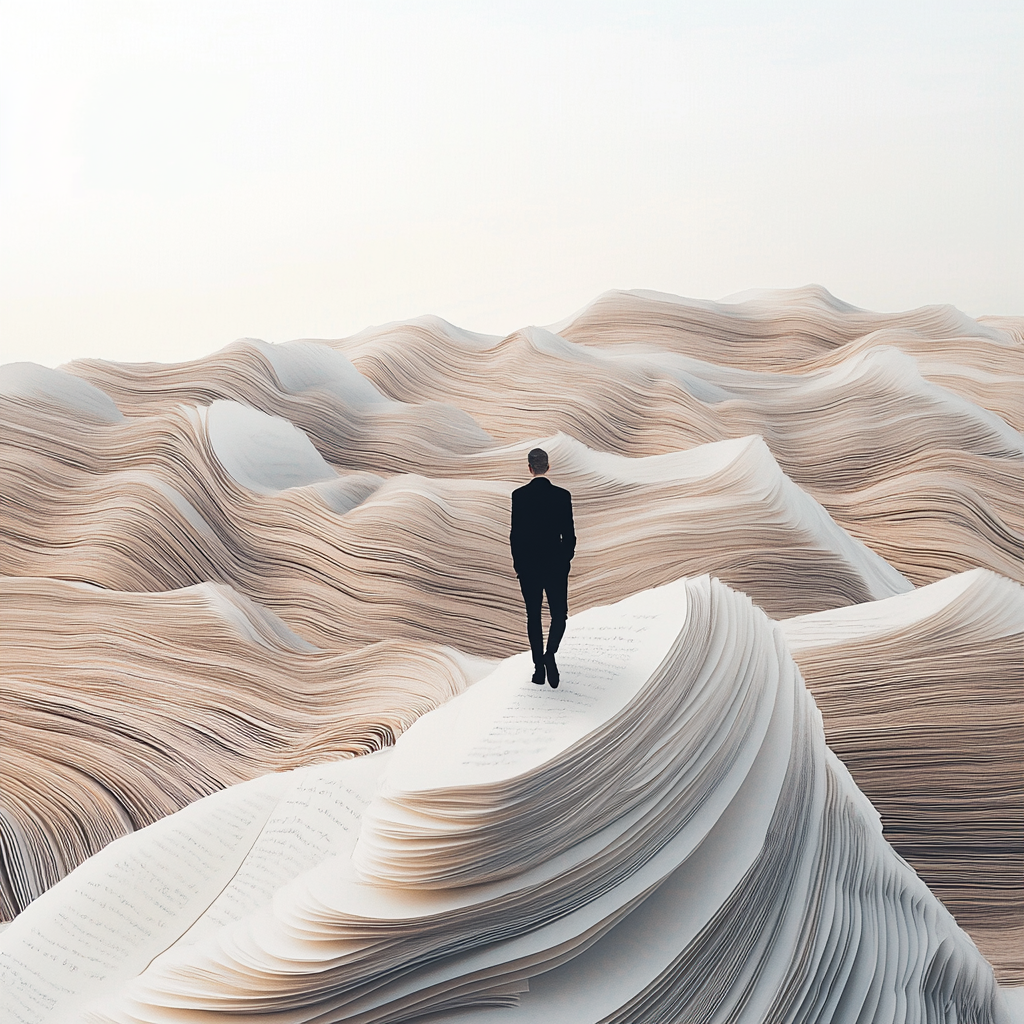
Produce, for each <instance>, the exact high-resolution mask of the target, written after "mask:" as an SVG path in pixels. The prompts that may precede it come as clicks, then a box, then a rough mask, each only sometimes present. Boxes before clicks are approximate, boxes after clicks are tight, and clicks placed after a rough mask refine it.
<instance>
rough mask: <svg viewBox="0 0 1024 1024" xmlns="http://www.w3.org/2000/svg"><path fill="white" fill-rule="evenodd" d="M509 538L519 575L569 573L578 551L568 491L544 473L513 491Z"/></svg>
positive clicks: (514, 563) (513, 560)
mask: <svg viewBox="0 0 1024 1024" xmlns="http://www.w3.org/2000/svg"><path fill="white" fill-rule="evenodd" d="M509 539H510V541H511V544H512V562H513V565H514V566H515V570H516V575H518V576H522V575H524V574H526V575H534V574H536V573H545V572H551V571H554V572H566V573H568V571H569V562H570V560H571V559H572V556H573V554H574V553H575V551H576V533H575V531H574V529H573V520H572V498H571V496H570V494H569V492H568V491H567V490H565V488H564V487H556V486H555V485H554V484H553V483H551V481H550V480H548V479H547V478H546V477H543V476H537V477H535V478H534V479H533V480H531V481H530V482H529V483H528V484H526V485H525V486H524V487H519V488H517V489H516V490H514V491H513V492H512V533H511V536H510V538H509Z"/></svg>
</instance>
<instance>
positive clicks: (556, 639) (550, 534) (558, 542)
mask: <svg viewBox="0 0 1024 1024" xmlns="http://www.w3.org/2000/svg"><path fill="white" fill-rule="evenodd" d="M527 459H528V461H529V465H530V473H531V475H532V476H533V479H532V480H531V481H530V482H529V483H528V484H526V486H525V487H518V488H516V490H514V491H513V492H512V533H511V535H510V536H509V541H510V542H511V544H512V564H513V565H514V566H515V570H516V575H517V576H518V577H519V588H520V589H521V590H522V592H523V600H524V601H525V602H526V632H527V635H528V636H529V638H530V652H531V653H532V654H533V666H534V671H533V681H534V682H535V683H538V684H539V685H541V686H543V685H544V676H545V671H546V673H547V679H548V682H549V683H550V684H551V687H552V689H557V688H558V665H556V664H555V652H556V651H557V650H558V645H559V643H560V642H561V640H562V636H563V634H564V633H565V621H566V619H567V618H568V617H569V599H568V593H569V563H570V562H571V561H572V556H573V555H574V554H575V553H576V534H575V532H574V530H573V522H572V497H571V495H570V494H569V492H568V491H567V490H566V489H565V488H564V487H556V486H555V485H554V484H553V483H552V482H551V481H550V480H548V478H547V477H546V476H545V475H544V474H545V473H547V471H548V453H547V452H546V451H544V449H543V448H534V449H533V451H531V452H530V454H529V455H528V456H527ZM545 593H546V594H547V595H548V611H549V612H550V613H551V629H550V630H549V632H548V647H547V651H546V652H545V650H544V630H543V628H542V627H541V621H540V606H541V601H542V600H543V596H544V594H545Z"/></svg>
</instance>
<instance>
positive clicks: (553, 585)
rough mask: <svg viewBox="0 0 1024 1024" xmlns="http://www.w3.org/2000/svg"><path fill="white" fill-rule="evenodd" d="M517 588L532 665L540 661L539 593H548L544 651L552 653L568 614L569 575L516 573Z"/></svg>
mask: <svg viewBox="0 0 1024 1024" xmlns="http://www.w3.org/2000/svg"><path fill="white" fill-rule="evenodd" d="M519 589H520V590H522V592H523V600H524V601H525V602H526V633H527V636H529V638H530V653H531V654H532V655H533V663H534V665H540V664H541V662H543V660H544V630H543V628H542V627H541V623H540V605H541V601H542V599H543V595H544V593H545V592H546V593H547V595H548V611H549V612H550V613H551V628H550V630H549V631H548V654H554V653H555V652H556V651H557V650H558V645H559V644H560V643H561V642H562V636H563V634H564V633H565V620H566V619H567V618H568V616H569V574H568V573H567V572H566V573H560V572H554V573H545V574H537V575H529V576H525V575H520V577H519Z"/></svg>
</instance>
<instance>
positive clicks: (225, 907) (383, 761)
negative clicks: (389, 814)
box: [174, 749, 391, 950]
mask: <svg viewBox="0 0 1024 1024" xmlns="http://www.w3.org/2000/svg"><path fill="white" fill-rule="evenodd" d="M390 756H391V750H390V749H389V750H382V751H380V752H378V753H375V754H364V755H363V756H362V757H356V758H352V759H350V760H345V761H336V762H333V763H331V764H321V765H314V766H312V767H309V768H299V769H298V770H296V771H294V772H289V773H288V774H289V776H291V777H292V778H293V781H292V784H291V786H290V787H289V789H288V791H287V792H286V793H285V794H284V796H283V797H282V798H281V799H280V801H279V802H278V804H277V806H276V807H275V808H274V811H273V813H272V814H271V815H270V817H269V819H268V820H267V823H266V825H265V826H264V827H263V830H262V832H260V835H259V837H258V838H257V840H256V842H255V843H254V844H253V846H252V849H251V850H250V851H249V853H248V854H247V856H246V858H245V860H244V861H243V863H242V865H241V867H240V868H239V869H238V871H237V872H236V873H235V876H234V877H233V878H232V879H231V881H230V882H229V883H228V884H227V885H226V886H225V888H224V891H223V892H222V893H221V894H220V895H219V896H218V897H217V899H216V900H214V902H213V903H212V904H211V906H210V908H209V909H208V910H207V911H206V913H205V914H203V916H202V917H200V918H199V920H198V921H196V923H195V924H194V925H193V926H192V927H191V928H190V929H189V930H188V931H187V932H186V933H185V934H184V935H183V936H182V937H181V938H180V939H179V940H178V942H177V943H176V944H175V946H174V949H175V950H178V949H181V948H183V947H185V946H189V945H192V944H193V943H195V942H198V941H199V940H200V939H201V938H203V937H204V936H206V935H208V934H210V933H211V932H214V931H216V930H217V929H218V928H221V927H223V926H224V925H226V924H230V923H231V922H233V921H238V920H240V919H241V918H243V917H245V916H246V915H247V914H250V913H252V912H253V911H254V910H257V909H258V908H259V907H261V906H265V905H266V904H268V903H269V902H270V901H271V900H272V899H273V897H274V894H275V893H276V892H277V891H278V890H279V889H280V888H281V887H282V886H284V885H286V884H287V883H289V882H291V881H292V880H293V879H295V878H297V877H298V876H299V875H301V874H303V873H304V872H306V871H309V870H310V869H311V868H314V867H316V866H317V865H318V864H321V863H323V861H325V860H326V859H327V858H328V857H349V856H350V855H351V853H352V847H353V846H355V842H356V837H357V836H358V834H359V820H360V818H361V816H362V813H363V809H364V808H365V807H366V805H367V804H368V803H369V802H370V800H371V799H372V798H373V795H374V793H375V792H376V789H377V783H378V780H379V778H380V774H381V772H383V771H384V768H385V766H386V765H387V763H388V760H389V758H390Z"/></svg>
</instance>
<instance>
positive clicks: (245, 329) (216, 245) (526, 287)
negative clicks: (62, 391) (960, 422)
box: [0, 0, 1024, 366]
mask: <svg viewBox="0 0 1024 1024" xmlns="http://www.w3.org/2000/svg"><path fill="white" fill-rule="evenodd" d="M1022 182H1024V3H1021V2H1020V0H1004V2H996V0H963V2H958V3H947V2H943V0H922V2H910V0H885V2H875V0H856V2H845V0H844V2H827V3H821V2H809V0H808V2H796V0H792V2H789V0H787V2H759V0H696V2H688V0H675V2H662V3H656V2H650V3H645V2H636V3H616V2H601V0H582V2H576V0H558V2H557V3H553V2H552V0H547V2H536V3H533V2H501V0H474V2H455V0H436V2H429V3H427V2H413V0H408V2H387V0H374V2H370V3H360V2H344V0H333V2H316V0H244V2H242V0H240V2H225V0H198V2H193V0H170V2H167V0H148V2H143V0H109V2H99V0H72V2H66V0H64V2H61V0H54V2H47V0H31V2H28V0H0V362H7V361H12V360H17V359H32V360H35V361H37V362H42V363H45V364H47V365H51V366H53V365H57V364H59V363H61V362H64V361H66V360H68V359H71V358H75V357H77V356H103V357H106V358H113V359H132V360H148V359H156V360H162V361H169V360H178V359H187V358H194V357H196V356H199V355H202V354H205V353H208V352H211V351H214V350H216V349H219V348H221V347H223V346H224V345H226V344H228V343H230V342H231V341H233V340H234V339H235V338H238V337H260V338H264V339H266V340H267V341H284V340H287V339H290V338H297V337H341V336H344V335H347V334H352V333H354V332H356V331H358V330H361V329H362V328H364V327H366V326H368V325H370V324H378V323H384V322H387V321H391V320H401V319H407V318H409V317H413V316H417V315H419V314H422V313H436V314H438V315H440V316H442V317H444V318H445V319H447V320H450V321H452V322H453V323H455V324H458V325H459V326H461V327H465V328H469V329H471V330H478V331H485V332H488V333H494V334H505V333H508V332H510V331H512V330H514V329H516V328H517V327H522V326H524V325H526V324H531V323H534V324H545V323H551V322H554V321H557V320H561V319H563V318H565V317H566V316H568V315H569V314H570V313H572V312H573V311H575V310H576V309H578V308H579V307H581V306H583V305H584V304H586V303H587V302H588V301H590V300H591V299H593V298H595V297H596V296H597V295H598V294H600V293H601V292H603V291H606V290H607V289H609V288H649V289H656V290H660V291H667V292H673V293H676V294H681V295H687V296H693V297H698V298H719V297H722V296H725V295H728V294H731V293H734V292H737V291H742V290H745V289H750V288H776V287H780V288H784V287H794V286H798V285H802V284H807V283H810V282H814V283H817V284H822V285H824V286H825V287H827V288H828V289H829V290H830V291H832V292H833V293H835V294H836V295H838V296H839V297H840V298H843V299H845V300H847V301H849V302H853V303H855V304H857V305H860V306H864V307H867V308H871V309H879V310H897V309H907V308H912V307H915V306H919V305H924V304H928V303H952V304H954V305H956V306H958V307H959V308H960V309H962V310H964V311H966V312H968V313H970V314H972V315H978V314H981V313H1013V314H1024V185H1022Z"/></svg>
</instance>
